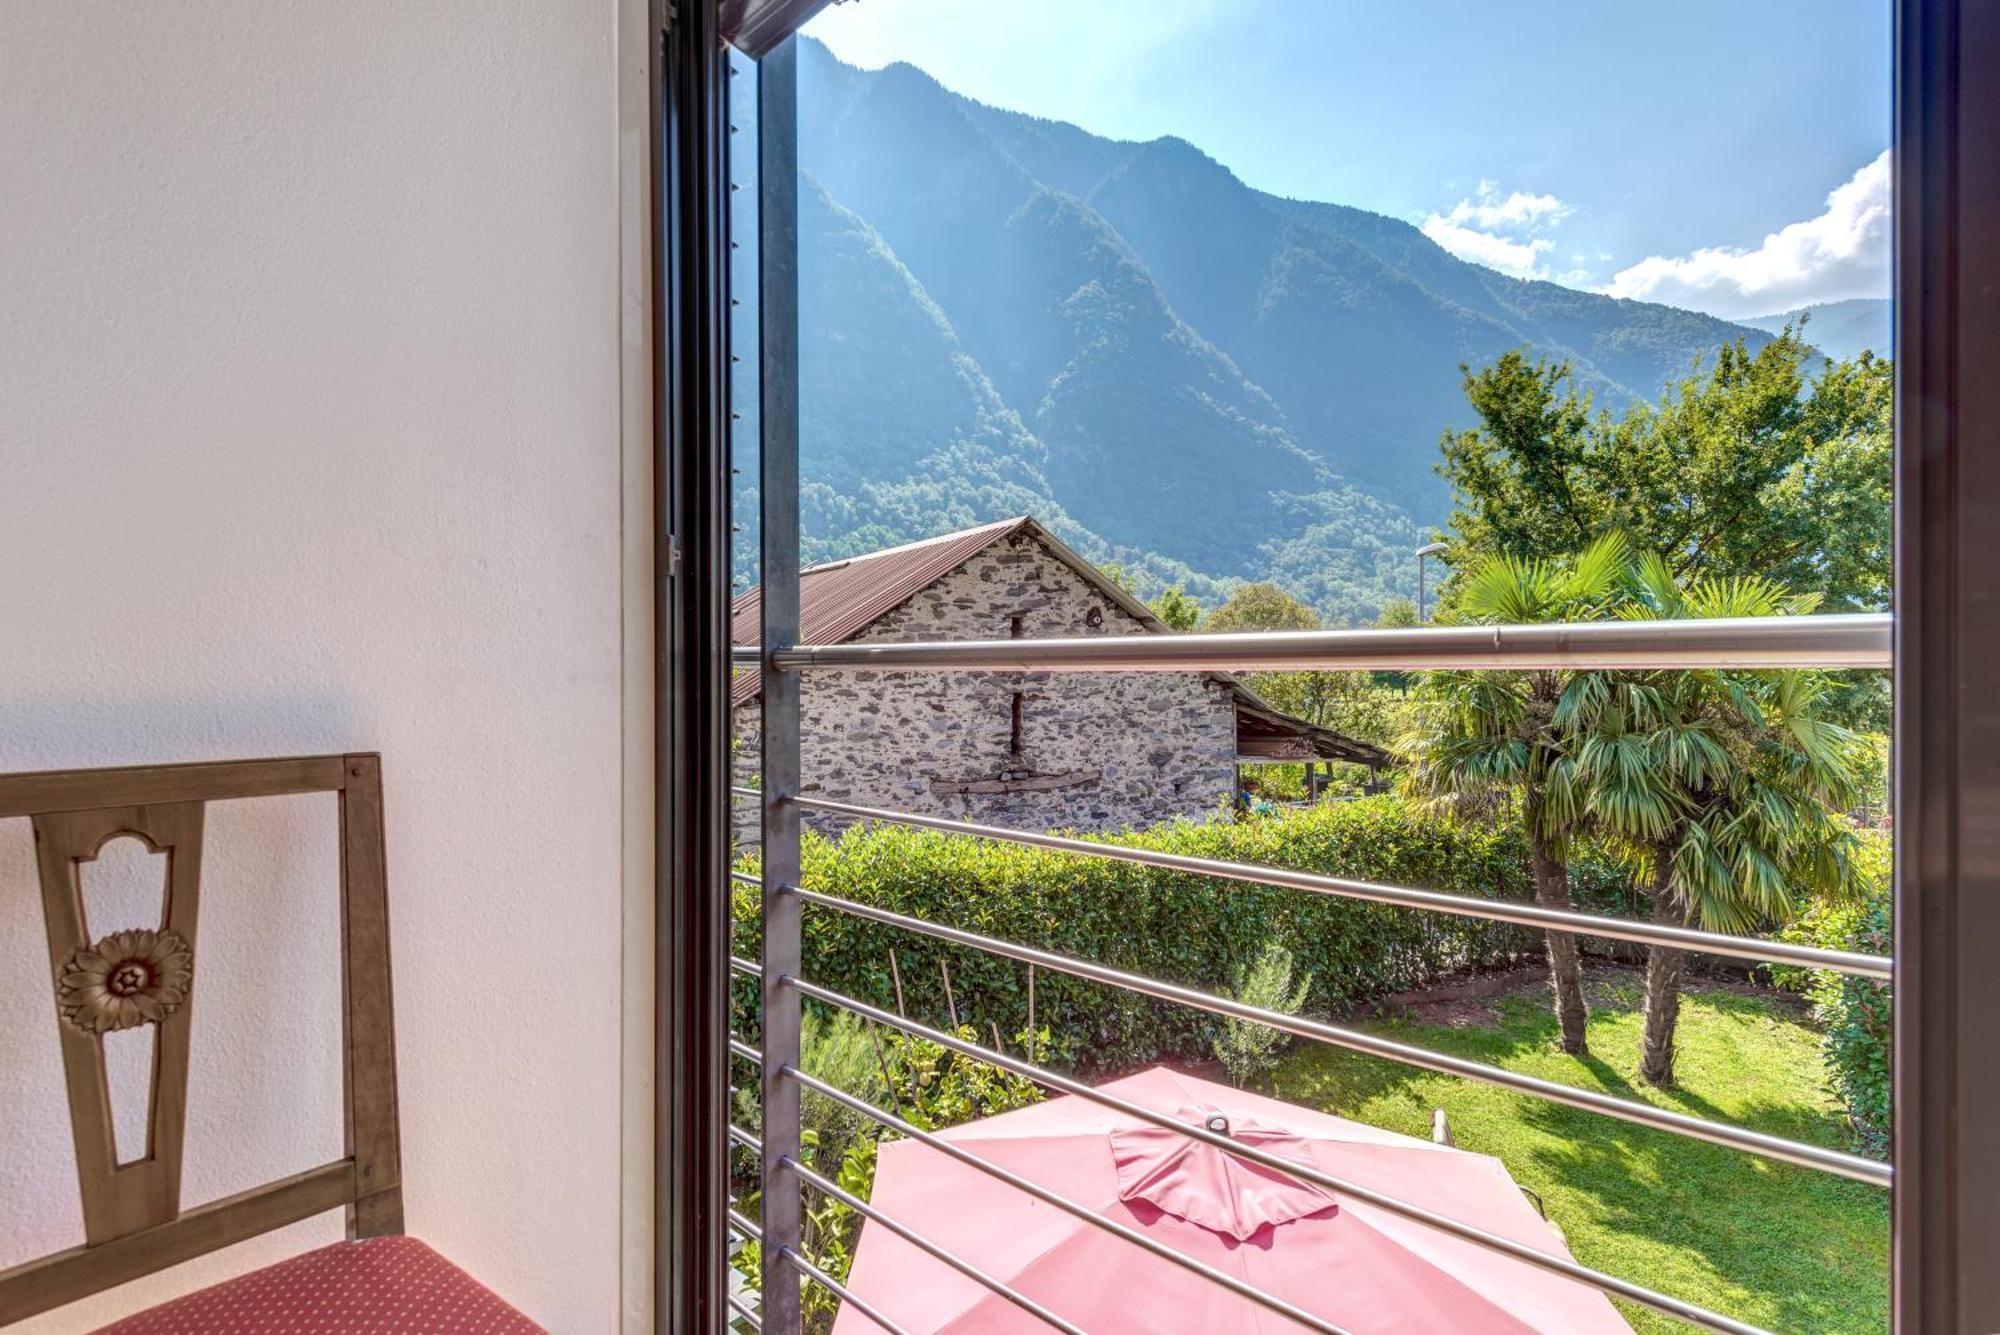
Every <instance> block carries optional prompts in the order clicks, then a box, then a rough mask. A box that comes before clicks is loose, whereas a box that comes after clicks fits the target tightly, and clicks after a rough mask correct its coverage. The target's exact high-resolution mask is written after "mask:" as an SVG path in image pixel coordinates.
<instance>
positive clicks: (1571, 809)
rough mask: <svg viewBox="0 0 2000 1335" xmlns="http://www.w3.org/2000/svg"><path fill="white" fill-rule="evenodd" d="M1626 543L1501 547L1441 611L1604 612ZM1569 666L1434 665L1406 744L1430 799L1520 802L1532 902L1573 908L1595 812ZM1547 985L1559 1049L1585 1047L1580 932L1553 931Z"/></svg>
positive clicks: (1411, 788)
mask: <svg viewBox="0 0 2000 1335" xmlns="http://www.w3.org/2000/svg"><path fill="white" fill-rule="evenodd" d="M1626 565H1627V561H1626V546H1625V542H1624V540H1623V539H1622V538H1620V537H1618V536H1617V535H1615V534H1614V535H1611V536H1608V537H1605V538H1600V539H1599V540H1598V541H1596V542H1594V543H1592V544H1591V545H1590V546H1589V547H1588V548H1586V549H1585V550H1584V551H1583V552H1582V553H1581V554H1580V555H1578V556H1576V557H1575V558H1573V559H1571V560H1568V561H1527V560H1521V559H1518V558H1514V557H1506V556H1500V557H1493V558H1490V559H1488V560H1487V561H1486V562H1485V563H1484V564H1482V565H1480V566H1478V567H1476V568H1474V569H1473V570H1472V571H1470V572H1468V574H1467V576H1466V578H1465V579H1464V580H1463V581H1462V582H1461V583H1460V585H1459V588H1458V591H1457V596H1456V599H1455V601H1454V603H1453V605H1452V606H1451V607H1450V608H1448V609H1446V610H1443V611H1440V612H1439V614H1438V617H1437V620H1438V621H1440V622H1449V623H1455V624H1459V625H1466V624H1474V625H1521V624H1527V623H1532V622H1551V621H1596V620H1601V619H1603V618H1604V617H1606V616H1607V615H1610V614H1612V613H1614V612H1615V611H1616V610H1617V608H1618V607H1619V605H1620V604H1621V603H1622V601H1623V600H1624V597H1625V593H1624V588H1625V570H1626ZM1569 676H1570V674H1568V673H1564V672H1560V671H1555V670H1536V671H1531V672H1432V673H1427V674H1425V676H1424V678H1423V680H1422V682H1421V684H1420V686H1419V687H1418V691H1417V697H1416V698H1417V708H1416V718H1417V723H1416V726H1415V728H1414V730H1413V731H1412V732H1411V733H1410V734H1409V736H1407V737H1405V738H1404V739H1403V741H1402V743H1401V746H1400V750H1401V751H1402V752H1403V755H1404V758H1405V761H1406V764H1405V766H1404V769H1403V777H1402V783H1403V787H1404V791H1405V792H1407V793H1409V794H1410V795H1411V796H1413V797H1415V798H1416V799H1418V800H1420V801H1423V802H1425V803H1426V804H1428V805H1431V806H1434V807H1440V808H1445V809H1452V810H1457V811H1459V812H1461V813H1465V812H1481V813H1484V812H1490V811H1491V810H1493V809H1494V808H1495V807H1498V806H1500V805H1502V804H1505V803H1514V804H1517V805H1518V807H1519V810H1520V814H1521V819H1522V824H1523V826H1524V828H1525V830H1526V832H1527V836H1528V871H1529V875H1530V878H1531V879H1532V880H1533V882H1534V887H1535V901H1536V902H1537V903H1538V904H1541V905H1543V906H1544V907H1547V908H1556V909H1567V908H1570V907H1571V904H1570V894H1569V861H1568V859H1569V850H1570V845H1571V843H1572V841H1573V840H1574V839H1575V838H1576V837H1577V835H1578V834H1579V833H1580V832H1581V831H1582V828H1583V824H1584V821H1585V819H1586V816H1587V813H1586V811H1585V809H1584V806H1583V802H1582V787H1581V785H1580V784H1579V783H1578V781H1577V772H1576V765H1575V761H1574V758H1573V757H1572V755H1571V748H1572V746H1573V739H1572V737H1571V735H1570V733H1569V732H1568V730H1566V729H1565V728H1564V727H1563V726H1562V725H1561V723H1560V722H1559V720H1558V718H1557V709H1558V706H1559V705H1560V703H1561V701H1562V699H1563V697H1564V693H1565V687H1566V685H1567V683H1568V678H1569ZM1548 953H1549V985H1550V988H1551V990H1552V991H1553V993H1554V995H1555V1006H1556V1019H1557V1021H1558V1022H1559V1023H1560V1025H1561V1028H1562V1047H1563V1051H1565V1052H1570V1053H1579V1054H1580V1053H1583V1052H1586V1051H1588V1044H1587V1040H1586V1037H1585V1032H1584V1031H1585V1025H1586V1023H1587V1021H1588V1019H1589V1009H1588V1007H1587V1006H1586V1004H1585V1001H1584V996H1583V961H1582V957H1581V954H1580V952H1579V951H1578V948H1577V941H1576V937H1575V936H1573V935H1572V934H1570V933H1568V932H1550V933H1548Z"/></svg>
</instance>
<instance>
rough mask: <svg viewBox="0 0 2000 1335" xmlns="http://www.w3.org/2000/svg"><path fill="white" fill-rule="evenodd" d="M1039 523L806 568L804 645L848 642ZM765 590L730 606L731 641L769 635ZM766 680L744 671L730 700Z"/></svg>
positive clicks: (1022, 522)
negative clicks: (995, 546) (1011, 536)
mask: <svg viewBox="0 0 2000 1335" xmlns="http://www.w3.org/2000/svg"><path fill="white" fill-rule="evenodd" d="M1030 525H1032V526H1034V527H1035V529H1036V531H1037V536H1042V535H1041V532H1040V525H1037V524H1035V521H1034V520H1032V519H1029V518H1028V517H1027V516H1025V515H1022V516H1018V517H1016V518H1014V519H1003V520H1001V521H1000V522H999V523H997V524H982V525H980V526H979V527H978V528H968V529H964V530H962V531H960V532H958V533H947V534H945V535H943V536H942V537H937V538H925V539H924V540H923V541H922V542H910V543H905V544H904V545H902V546H901V547H890V548H888V549H886V550H884V551H879V552H870V553H868V554H867V555H866V556H856V557H853V558H851V559H849V560H846V561H828V562H826V563H824V564H822V565H816V566H807V567H806V568H805V569H804V570H801V571H800V572H799V643H800V644H841V643H843V642H845V641H846V640H849V639H851V638H853V637H854V636H856V635H859V634H860V633H861V632H862V631H863V630H866V629H867V628H868V627H869V626H871V625H873V624H874V623H875V622H877V621H879V620H881V619H882V618H883V617H885V616H887V615H888V614H889V613H890V612H892V611H894V610H895V609H896V608H898V607H900V606H902V605H903V604H904V603H906V602H908V601H909V600H910V599H911V598H913V597H915V596H916V595H917V594H918V593H919V592H921V591H922V590H923V589H925V588H928V587H929V586H930V585H931V584H934V583H935V582H937V581H938V580H940V579H942V578H944V577H945V576H946V575H948V574H950V573H951V572H952V571H954V570H956V569H958V567H960V566H961V565H964V564H965V563H966V562H967V561H970V560H971V559H972V558H973V557H975V556H977V555H978V554H979V553H981V552H983V551H985V550H986V549H987V548H988V547H990V546H992V545H993V544H994V543H996V542H998V541H1000V539H1002V538H1004V537H1007V536H1008V535H1009V534H1011V533H1013V532H1014V531H1015V530H1016V529H1019V528H1022V527H1024V526H1030ZM763 617H764V590H763V586H762V585H759V586H758V587H757V588H754V589H751V590H750V591H749V592H748V593H745V594H742V595H741V596H739V597H738V598H737V599H736V603H735V606H734V607H732V608H731V609H730V630H729V638H730V640H731V642H733V643H735V644H747V645H755V644H757V643H759V642H761V640H762V639H763V633H764V631H763ZM758 683H759V678H758V676H757V674H756V673H755V672H741V673H738V674H737V677H736V679H735V680H734V681H733V682H731V683H730V687H729V701H730V703H731V704H737V705H740V704H742V703H743V702H744V701H745V700H749V699H752V698H754V697H755V696H756V694H757V691H758V689H759V686H758Z"/></svg>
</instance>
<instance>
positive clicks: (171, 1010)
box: [0, 754, 539, 1332]
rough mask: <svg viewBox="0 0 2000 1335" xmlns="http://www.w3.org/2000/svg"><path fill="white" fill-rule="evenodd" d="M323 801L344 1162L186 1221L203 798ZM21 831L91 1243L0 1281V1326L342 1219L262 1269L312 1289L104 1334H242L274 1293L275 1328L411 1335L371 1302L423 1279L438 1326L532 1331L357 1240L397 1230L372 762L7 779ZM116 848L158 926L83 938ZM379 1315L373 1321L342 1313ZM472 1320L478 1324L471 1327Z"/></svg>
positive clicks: (156, 1318)
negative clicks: (323, 1243)
mask: <svg viewBox="0 0 2000 1335" xmlns="http://www.w3.org/2000/svg"><path fill="white" fill-rule="evenodd" d="M322 792H323V793H331V794H334V795H335V796H336V798H337V800H338V802H339V806H340V878H339V882H340V900H341V906H340V921H341V941H340V947H341V981H342V987H341V995H342V1007H343V1011H342V1014H341V1015H340V1016H339V1017H338V1018H339V1023H340V1026H341V1056H342V1075H343V1114H344V1115H343V1123H344V1128H345V1133H346V1146H345V1153H344V1155H343V1157H342V1158H340V1159H338V1160H336V1161H334V1162H333V1163H329V1164H324V1165H322V1166H320V1167H318V1168H313V1169H308V1170H307V1171H305V1172H303V1173H298V1174H294V1175H293V1176H291V1177H287V1178H283V1179H280V1180H279V1181H276V1182H270V1183H266V1184H264V1185H261V1186H257V1187H253V1188H251V1189H250V1190H248V1191H243V1192H239V1193H238V1194H236V1195H234V1196H230V1197H227V1198H225V1199H222V1200H218V1201H212V1202H210V1203H208V1204H205V1205H200V1206H196V1207H195V1208H193V1209H185V1210H184V1209H183V1208H182V1205H181V1163H182V1153H183V1149H184V1141H185V1138H186V1128H187V1087H188V1051H189V1042H190V1036H191V1026H192V1023H193V1017H194V1014H195V1011H196V1000H197V998H199V999H200V1003H201V1005H202V1006H203V1007H211V1006H212V1007H218V1008H226V1007H227V1006H228V1005H229V1000H230V999H229V998H228V997H227V996H218V995H209V994H205V993H203V991H202V988H201V982H200V980H201V966H200V958H201V956H200V950H199V945H198V941H199V938H198V935H197V928H198V926H199V913H200V905H201V866H202V817H203V812H204V810H205V808H206V805H207V803H209V802H213V801H222V800H227V799H238V798H255V797H277V796H283V795H288V794H296V793H322ZM22 816H25V817H27V818H29V819H30V820H31V821H32V823H33V827H34V836H35V858H36V872H37V878H38V880H39V882H40V887H41V901H42V914H43V920H44V922H45V924H46V926H47V929H48V946H49V969H50V983H51V995H52V998H53V1001H54V1005H53V1008H52V1010H53V1015H54V1019H55V1028H56V1031H57V1034H58V1038H59V1042H60V1043H61V1047H62V1057H63V1073H64V1078H65V1081H66V1084H67V1093H68V1102H69V1118H70V1130H71V1135H72V1140H73V1142H74V1145H75V1152H76V1173H77V1187H78V1190H79V1193H80V1195H81V1197H82V1203H83V1229H84V1238H83V1242H82V1244H81V1245H80V1246H76V1247H72V1248H70V1249H68V1250H66V1251H62V1252H58V1253H56V1254H54V1255H52V1256H45V1257H40V1258H38V1259H36V1260H32V1261H28V1262H26V1263H24V1264H21V1265H18V1266H15V1267H13V1268H12V1269H9V1270H5V1271H0V1326H4V1325H6V1324H8V1323H10V1322H13V1321H17V1320H20V1319H22V1318H24V1317H28V1316H31V1315H34V1314H35V1313H38V1312H43V1311H47V1310H49V1309H50V1308H53V1307H58V1306H61V1305H62V1304H64V1303H69V1302H73V1301H75V1300H77V1299H79V1298H82V1297H85V1296H88V1295H89V1294H92V1293H96V1292H99V1291H101V1290H103V1289H107V1288H110V1287H112V1286H114V1285H117V1284H122V1283H124V1282H126V1281H127V1280H132V1279H136V1278H138V1277H140V1276H142V1275H146V1274H150V1273H152V1272H153V1271H156V1270H160V1269H164V1268H165V1267H167V1266H171V1265H175V1264H177V1263H179V1262H181V1261H186V1260H190V1259H192V1258H194V1257H196V1256H200V1255H202V1254H204V1253H206V1252H210V1251H214V1250H216V1249H217V1248H220V1247H225V1246H228V1245H229V1244H231V1243H234V1242H239V1241H242V1240H244V1239H246V1238H250V1237H254V1236H256V1235H257V1234H260V1233H264V1232H267V1231H269V1230H271V1229H274V1228H278V1227H281V1226H283V1225H285V1224H290V1223H294V1222H296V1221H298V1220H301V1219H305V1218H307V1217H309V1216H311V1215H315V1214H319V1213H321V1212H323V1211H326V1210H331V1209H335V1208H342V1209H344V1210H345V1212H346V1216H347V1236H348V1238H349V1239H350V1241H349V1242H348V1243H336V1244H334V1246H333V1247H329V1248H325V1249H323V1250H322V1251H321V1252H315V1253H312V1254H311V1256H312V1257H313V1258H316V1259H315V1261H314V1263H313V1264H312V1265H310V1266H309V1267H308V1268H307V1270H306V1271H301V1270H300V1269H299V1267H300V1266H301V1264H302V1263H303V1262H304V1261H305V1260H306V1258H295V1259H294V1260H293V1261H290V1262H285V1263H282V1264H281V1265H279V1266H274V1267H271V1268H270V1269H269V1271H268V1272H259V1274H264V1273H270V1274H274V1275H276V1274H284V1275H288V1276H293V1275H297V1274H302V1273H310V1274H312V1275H313V1276H314V1277H315V1278H314V1281H313V1284H311V1285H301V1284H299V1283H296V1282H286V1283H279V1284H263V1285H261V1286H260V1285H259V1284H257V1283H255V1282H254V1281H255V1279H256V1276H247V1277H243V1278H239V1279H238V1280H235V1281H232V1282H231V1283H229V1284H224V1285H218V1286H217V1287H216V1288H215V1289H213V1290H210V1291H208V1292H209V1293H212V1294H218V1295H221V1294H225V1293H227V1297H226V1300H225V1301H224V1302H223V1303H222V1305H220V1306H213V1310H212V1312H210V1310H209V1309H208V1308H204V1307H202V1304H203V1303H204V1302H206V1301H207V1299H206V1298H205V1297H204V1295H201V1294H197V1295H193V1296H191V1297H188V1298H182V1299H179V1300H177V1301H175V1302H173V1303H169V1304H167V1305H165V1306H164V1307H161V1308H156V1309H153V1311H152V1313H150V1314H149V1313H141V1314H139V1315H137V1316H135V1317H131V1318H128V1319H127V1321H125V1322H120V1323H119V1325H118V1326H117V1327H116V1328H115V1329H118V1330H121V1331H122V1330H125V1329H128V1328H130V1329H147V1330H151V1329H155V1328H159V1329H168V1328H179V1329H194V1328H197V1327H198V1328H200V1329H203V1330H211V1331H223V1330H233V1329H236V1328H238V1327H239V1326H240V1327H241V1328H242V1329H246V1330H247V1329H251V1328H252V1326H251V1325H245V1324H243V1323H244V1322H252V1323H254V1322H255V1321H258V1320H266V1319H268V1315H269V1314H268V1313H262V1314H260V1312H259V1311H257V1310H255V1307H254V1303H252V1304H251V1305H250V1306H249V1307H246V1297H253V1296H254V1295H258V1294H263V1293H269V1294H272V1295H274V1296H273V1297H272V1298H271V1301H272V1302H274V1303H278V1304H280V1305H282V1308H283V1314H284V1316H285V1319H286V1320H287V1321H289V1322H290V1323H291V1324H287V1325H284V1326H283V1328H284V1329H286V1330H299V1331H316V1330H317V1331H331V1330H336V1329H337V1330H340V1331H343V1332H353V1331H362V1330H368V1331H372V1330H375V1329H378V1328H379V1329H382V1330H384V1331H387V1330H404V1331H420V1330H424V1329H428V1328H431V1327H430V1325H429V1324H428V1323H427V1321H426V1318H425V1317H424V1316H423V1315H422V1314H421V1313H422V1310H427V1309H425V1308H424V1305H423V1304H418V1305H417V1306H415V1307H413V1306H412V1305H411V1304H410V1302H409V1301H407V1300H406V1298H405V1297H401V1296H398V1295H396V1294H393V1293H388V1294H384V1293H383V1292H380V1291H379V1290H380V1286H381V1285H384V1284H394V1283H396V1282H397V1281H396V1279H395V1276H397V1275H399V1274H405V1273H408V1274H416V1273H418V1272H419V1271H421V1272H422V1273H423V1274H424V1275H426V1276H427V1278H426V1280H425V1284H426V1285H427V1289H426V1293H427V1295H428V1296H429V1297H431V1298H432V1299H434V1298H435V1295H436V1294H437V1293H440V1292H442V1293H445V1294H447V1296H448V1300H449V1301H448V1306H449V1309H450V1312H451V1324H449V1325H448V1326H447V1325H443V1324H440V1325H437V1326H436V1328H437V1329H440V1330H443V1329H447V1328H448V1329H454V1330H458V1329H478V1330H490V1331H504V1332H516V1331H535V1330H538V1329H539V1327H537V1326H535V1325H534V1324H533V1323H532V1322H530V1321H528V1320H527V1318H525V1317H523V1316H521V1315H520V1314H519V1313H518V1312H515V1311H514V1310H513V1309H512V1308H511V1307H508V1306H507V1305H506V1304H505V1303H504V1302H502V1301H501V1300H500V1299H499V1298H497V1297H495V1296H494V1295H492V1294H491V1293H490V1292H488V1291H487V1290H485V1289H483V1288H481V1287H480V1286H479V1285H478V1284H476V1283H475V1282H474V1281H472V1280H471V1279H470V1278H469V1277H467V1276H465V1275H464V1273H463V1272H462V1271H458V1270H456V1268H455V1267H452V1266H451V1265H450V1263H449V1262H446V1261H444V1260H443V1259H442V1258H439V1257H436V1256H435V1254H434V1253H429V1252H428V1249H425V1248H423V1247H422V1244H420V1243H417V1242H416V1241H415V1240H414V1239H409V1240H405V1242H406V1243H407V1248H406V1249H407V1250H413V1251H420V1252H423V1253H424V1256H425V1258H428V1259H426V1260H424V1264H423V1265H421V1266H413V1265H404V1264H398V1265H393V1266H385V1265H384V1264H383V1263H382V1259H381V1258H382V1257H383V1256H384V1255H386V1253H383V1252H380V1251H379V1250H373V1249H369V1248H361V1247H357V1246H355V1245H354V1243H355V1242H356V1241H357V1240H360V1239H367V1238H378V1237H385V1236H390V1235H397V1234H401V1233H402V1231H403V1197H402V1167H401V1158H400V1150H399V1143H398V1132H397V1116H396V1057H395V1033H394V1024H393V1018H392V1017H393V1010H392V1005H391V997H390V974H389V917H388V894H387V874H386V869H385V865H384V857H383V819H382V765H381V757H380V756H377V755H373V754H355V755H335V756H308V757H300V758H287V759H279V760H246V761H226V762H218V763H212V764H194V765H159V766H142V767H136V768H129V769H99V770H63V771H51V772H47V773H40V774H8V775H0V818H6V817H22ZM122 836H132V837H136V838H137V839H139V840H140V841H142V842H143V843H144V844H145V845H146V846H147V847H148V848H149V849H151V850H152V851H153V852H154V853H157V854H161V855H163V856H164V857H165V859H166V893H165V895H164V899H163V907H162V910H161V915H160V922H159V923H158V924H157V925H156V926H153V927H146V928H138V929H132V930H126V931H117V932H111V933H109V934H107V935H105V936H102V937H97V938H93V937H92V936H91V935H90V931H89V925H88V922H87V919H86V916H85V911H84V896H83V875H82V869H83V866H84V864H86V863H89V862H91V861H93V860H95V859H96V858H97V856H98V853H99V851H100V850H101V849H103V847H104V846H105V845H106V844H107V843H109V842H110V841H111V840H113V839H116V838H119V837H122ZM332 1018H333V1017H329V1020H331V1019H332ZM143 1025H151V1026H154V1028H155V1030H156V1033H155V1035H154V1047H153V1063H152V1088H151V1090H150V1094H149V1097H148V1100H147V1105H146V1106H147V1117H146V1141H145V1152H144V1154H143V1155H142V1156H141V1157H139V1158H136V1159H132V1160H130V1161H126V1162H120V1160H119V1157H118V1149H117V1141H116V1135H115V1131H114V1119H113V1110H112V1100H111V1094H110V1088H109V1082H108V1080H107V1077H106V1069H105V1060H104V1048H103V1043H104V1035H106V1034H108V1033H115V1032H118V1031H120V1030H126V1029H134V1028H138V1027H140V1026H143ZM245 1130H246V1131H250V1130H251V1129H250V1128H245ZM398 1245H403V1244H398ZM364 1253H365V1255H364ZM446 1272H448V1274H446ZM440 1275H445V1278H444V1279H443V1280H441V1279H440ZM440 1285H442V1286H443V1287H442V1288H441V1287H440ZM365 1286H374V1287H365ZM433 1305H435V1304H434V1303H433ZM377 1308H380V1309H381V1312H382V1317H381V1320H380V1322H379V1323H378V1322H377V1321H375V1320H373V1319H367V1320H360V1321H357V1320H356V1318H355V1316H354V1314H355V1313H357V1312H362V1311H366V1312H374V1311H375V1310H376V1309H377ZM440 1310H442V1309H440ZM336 1311H338V1312H339V1313H340V1314H341V1315H338V1316H336V1315H335V1312H336ZM204 1312H208V1313H209V1315H206V1316H204V1315H203V1313H204ZM169 1313H171V1317H170V1318H169V1315H168V1314H169ZM322 1313H323V1315H322ZM473 1313H476V1314H477V1320H476V1322H475V1324H474V1325H472V1326H466V1325H464V1324H463V1322H464V1320H465V1319H467V1317H468V1314H473ZM163 1318H164V1319H166V1321H165V1324H164V1325H161V1324H160V1321H161V1319H163ZM149 1320H151V1321H152V1322H153V1324H152V1325H147V1324H146V1323H147V1322H148V1321H149ZM440 1320H442V1318H440ZM190 1322H192V1323H194V1324H192V1325H190V1324H189V1323H190Z"/></svg>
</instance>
